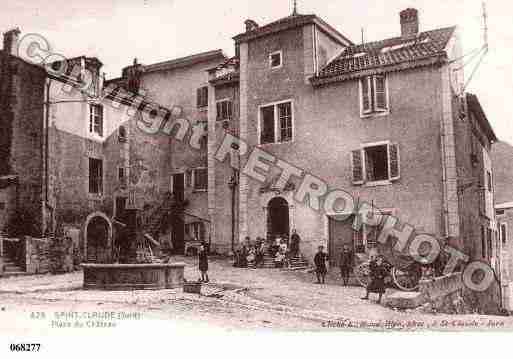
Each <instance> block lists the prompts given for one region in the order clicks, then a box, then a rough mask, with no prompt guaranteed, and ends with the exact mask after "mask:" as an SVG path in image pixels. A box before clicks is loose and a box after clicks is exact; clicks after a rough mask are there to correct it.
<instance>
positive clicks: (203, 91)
mask: <svg viewBox="0 0 513 359" xmlns="http://www.w3.org/2000/svg"><path fill="white" fill-rule="evenodd" d="M196 100H197V107H198V108H202V107H207V106H208V87H207V86H204V87H200V88H199V89H198V90H197V91H196Z"/></svg>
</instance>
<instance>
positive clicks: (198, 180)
mask: <svg viewBox="0 0 513 359" xmlns="http://www.w3.org/2000/svg"><path fill="white" fill-rule="evenodd" d="M192 173H193V175H192V177H193V183H194V190H195V191H206V190H207V187H208V172H207V169H206V168H195V169H194V170H193V172H192Z"/></svg>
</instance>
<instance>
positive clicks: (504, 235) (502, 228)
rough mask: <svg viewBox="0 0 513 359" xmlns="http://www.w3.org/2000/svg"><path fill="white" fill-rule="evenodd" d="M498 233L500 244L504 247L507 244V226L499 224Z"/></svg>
mask: <svg viewBox="0 0 513 359" xmlns="http://www.w3.org/2000/svg"><path fill="white" fill-rule="evenodd" d="M500 231H501V232H500V233H501V240H502V244H503V245H506V243H507V242H508V226H507V225H506V223H501V225H500Z"/></svg>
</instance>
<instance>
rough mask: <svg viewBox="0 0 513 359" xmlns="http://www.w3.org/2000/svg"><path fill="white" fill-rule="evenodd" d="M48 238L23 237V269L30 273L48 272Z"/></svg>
mask: <svg viewBox="0 0 513 359" xmlns="http://www.w3.org/2000/svg"><path fill="white" fill-rule="evenodd" d="M49 248H50V240H49V239H48V238H33V237H25V239H24V250H25V271H26V272H27V273H30V274H41V273H48V272H50V260H49V256H48V254H49V253H48V250H49Z"/></svg>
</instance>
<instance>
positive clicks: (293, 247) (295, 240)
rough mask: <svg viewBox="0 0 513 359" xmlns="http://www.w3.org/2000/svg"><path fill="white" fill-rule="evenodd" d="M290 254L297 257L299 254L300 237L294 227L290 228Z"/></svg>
mask: <svg viewBox="0 0 513 359" xmlns="http://www.w3.org/2000/svg"><path fill="white" fill-rule="evenodd" d="M290 242H291V243H290V254H291V257H292V258H294V257H297V256H298V255H299V253H300V252H299V243H300V242H301V237H299V234H297V231H296V230H295V229H293V230H292V236H290Z"/></svg>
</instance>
